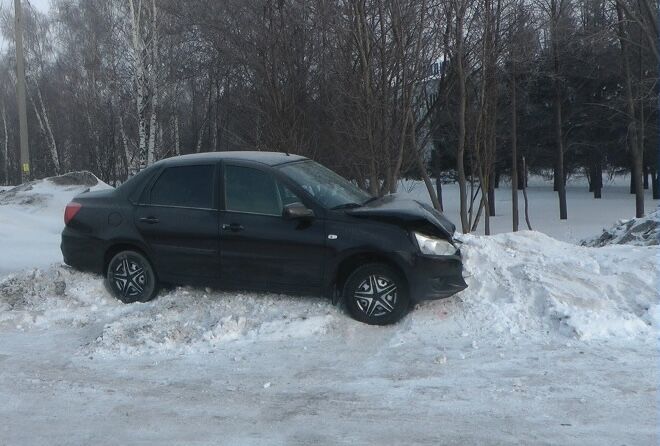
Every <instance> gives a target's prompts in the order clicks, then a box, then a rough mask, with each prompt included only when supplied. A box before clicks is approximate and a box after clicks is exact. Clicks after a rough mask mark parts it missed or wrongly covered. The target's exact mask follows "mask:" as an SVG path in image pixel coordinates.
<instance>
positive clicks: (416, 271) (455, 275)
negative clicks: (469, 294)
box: [409, 251, 467, 301]
mask: <svg viewBox="0 0 660 446" xmlns="http://www.w3.org/2000/svg"><path fill="white" fill-rule="evenodd" d="M409 281H410V292H411V298H412V300H414V301H421V300H433V299H442V298H445V297H449V296H452V295H454V294H456V293H458V292H459V291H463V290H464V289H465V288H467V283H465V280H464V279H463V262H462V259H461V254H460V251H458V252H457V253H456V255H452V256H427V255H421V254H420V255H416V256H415V258H414V260H413V267H412V268H411V269H410V272H409Z"/></svg>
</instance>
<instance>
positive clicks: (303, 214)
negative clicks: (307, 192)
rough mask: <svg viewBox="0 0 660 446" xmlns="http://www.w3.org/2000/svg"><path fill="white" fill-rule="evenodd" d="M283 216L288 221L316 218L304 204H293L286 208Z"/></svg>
mask: <svg viewBox="0 0 660 446" xmlns="http://www.w3.org/2000/svg"><path fill="white" fill-rule="evenodd" d="M282 216H283V217H284V218H286V219H287V220H296V219H310V218H314V211H313V210H311V209H309V208H308V207H306V206H305V205H304V204H302V203H291V204H287V205H286V206H284V211H283V212H282Z"/></svg>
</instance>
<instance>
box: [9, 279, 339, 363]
mask: <svg viewBox="0 0 660 446" xmlns="http://www.w3.org/2000/svg"><path fill="white" fill-rule="evenodd" d="M337 316H338V317H340V318H342V317H343V315H341V314H340V311H339V310H338V309H337V308H335V307H333V306H332V305H331V303H330V302H329V301H327V300H325V299H321V298H308V297H294V296H282V295H274V294H254V293H252V294H242V293H235V292H233V293H229V292H218V291H212V290H210V289H206V290H204V289H195V288H187V287H184V288H176V289H172V290H164V291H161V293H160V294H159V296H158V298H157V299H156V300H154V301H152V302H148V303H136V304H131V305H125V304H122V303H121V302H119V301H118V300H116V299H115V298H114V297H112V296H111V295H110V294H109V293H108V291H107V290H106V289H105V286H104V284H103V279H102V278H101V277H100V276H96V275H92V274H87V273H81V272H77V271H74V270H72V269H70V268H68V267H52V268H50V269H48V270H46V271H40V270H34V271H30V272H25V273H21V274H16V275H11V276H9V277H7V278H5V279H2V280H0V328H2V327H3V326H4V327H15V328H18V329H24V330H25V329H30V328H34V329H51V328H56V327H71V326H74V327H78V328H84V327H89V328H90V329H91V332H94V333H96V334H95V336H94V338H93V339H90V341H89V342H88V345H87V346H86V347H85V348H86V352H88V353H94V354H116V353H119V354H125V355H132V354H141V353H147V352H148V353H155V352H175V353H189V352H195V351H207V350H209V349H213V348H214V347H217V346H219V345H220V344H223V343H225V342H229V341H239V340H244V341H257V340H258V341H278V340H283V339H289V338H303V337H309V336H314V335H321V334H324V333H326V332H327V331H328V329H329V328H330V327H331V326H332V325H333V323H334V322H335V321H336V318H337Z"/></svg>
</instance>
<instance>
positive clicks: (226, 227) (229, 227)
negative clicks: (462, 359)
mask: <svg viewBox="0 0 660 446" xmlns="http://www.w3.org/2000/svg"><path fill="white" fill-rule="evenodd" d="M244 229H245V227H243V225H241V224H239V223H231V224H227V223H225V224H223V225H222V230H223V231H231V232H240V231H242V230H244Z"/></svg>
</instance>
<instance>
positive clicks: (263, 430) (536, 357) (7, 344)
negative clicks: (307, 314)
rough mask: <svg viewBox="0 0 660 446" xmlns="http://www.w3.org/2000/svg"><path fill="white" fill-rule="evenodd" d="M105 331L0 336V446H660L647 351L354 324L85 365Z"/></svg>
mask: <svg viewBox="0 0 660 446" xmlns="http://www.w3.org/2000/svg"><path fill="white" fill-rule="evenodd" d="M99 329H100V327H93V326H91V327H87V328H86V329H83V330H77V331H74V332H72V331H71V330H61V331H58V330H55V331H37V332H30V333H27V334H26V333H22V332H9V333H7V332H4V333H3V335H2V339H3V342H2V347H0V366H1V368H2V374H0V399H1V400H2V401H3V404H2V406H0V418H1V419H3V420H11V422H5V423H3V424H2V427H0V444H8V445H9V444H22V445H27V444H49V445H53V444H91V443H94V444H97V445H105V444H108V445H110V444H136V443H142V442H144V443H149V444H153V443H161V444H162V443H165V444H232V445H236V444H254V445H261V444H282V445H291V444H301V445H310V444H391V445H396V444H429V445H437V444H561V445H566V444H580V445H590V444H592V445H603V444H613V445H614V444H615V445H622V444H628V445H644V444H648V445H651V444H657V440H658V437H657V426H658V423H657V418H656V417H657V405H656V396H657V382H658V375H657V353H656V352H655V351H654V350H653V349H651V348H647V346H643V345H642V346H636V347H635V346H633V347H632V348H631V345H614V344H610V343H589V344H582V343H567V342H563V343H559V342H557V341H551V342H525V341H516V342H510V343H496V344H488V343H485V344H483V345H479V346H478V348H475V347H474V346H473V345H472V341H471V340H470V339H465V340H464V341H463V342H457V341H456V340H450V341H447V342H442V341H440V342H437V343H433V344H428V343H425V342H415V341H414V340H410V341H409V342H406V343H399V342H396V337H397V329H395V328H386V329H365V327H364V326H360V325H357V324H352V323H349V324H347V326H346V327H345V328H344V329H343V330H341V331H340V332H338V333H335V334H334V335H333V336H330V337H321V338H318V339H313V340H293V341H289V340H287V341H265V342H259V343H240V342H239V343H232V344H227V345H224V346H222V347H219V348H216V349H214V350H213V351H212V352H211V353H198V354H192V355H184V356H170V355H155V356H138V357H131V358H125V359H121V360H117V359H116V358H107V357H106V358H103V357H98V356H93V355H92V356H86V355H79V354H78V352H77V350H78V349H79V348H80V346H81V345H84V344H85V343H87V342H89V341H90V339H93V338H94V336H95V335H96V334H97V332H98V330H99ZM392 341H394V342H392ZM568 344H570V345H568ZM267 383H270V385H269V386H268V385H267Z"/></svg>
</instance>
